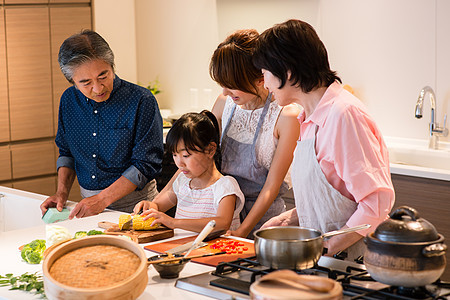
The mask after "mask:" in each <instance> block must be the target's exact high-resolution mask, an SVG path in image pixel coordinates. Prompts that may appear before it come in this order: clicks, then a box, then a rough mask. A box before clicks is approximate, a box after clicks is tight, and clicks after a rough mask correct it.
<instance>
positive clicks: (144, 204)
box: [132, 200, 158, 215]
mask: <svg viewBox="0 0 450 300" xmlns="http://www.w3.org/2000/svg"><path fill="white" fill-rule="evenodd" d="M150 208H155V209H158V207H157V206H156V204H154V203H152V202H151V201H147V200H143V201H141V202H139V203H138V204H136V206H135V207H134V208H133V213H132V215H135V214H138V213H139V212H140V211H144V210H148V209H150Z"/></svg>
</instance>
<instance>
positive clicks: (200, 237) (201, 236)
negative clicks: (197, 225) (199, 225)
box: [184, 220, 216, 257]
mask: <svg viewBox="0 0 450 300" xmlns="http://www.w3.org/2000/svg"><path fill="white" fill-rule="evenodd" d="M214 227H216V221H214V220H211V221H209V222H208V224H206V226H205V227H204V228H203V230H202V231H201V232H200V234H199V235H198V236H197V238H196V239H195V240H194V243H193V244H192V246H191V248H189V250H188V251H187V252H186V254H185V255H184V257H187V256H188V255H189V254H190V253H191V251H192V249H194V248H195V247H197V246H198V245H199V244H200V243H201V242H203V239H204V238H205V237H206V236H207V235H208V234H209V233H210V232H211V231H213V229H214Z"/></svg>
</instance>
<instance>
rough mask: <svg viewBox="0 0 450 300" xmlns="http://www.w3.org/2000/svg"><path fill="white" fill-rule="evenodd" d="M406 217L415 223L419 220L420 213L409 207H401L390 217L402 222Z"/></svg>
mask: <svg viewBox="0 0 450 300" xmlns="http://www.w3.org/2000/svg"><path fill="white" fill-rule="evenodd" d="M405 215H408V216H410V217H411V219H412V220H413V221H417V219H419V212H418V211H417V210H415V209H414V208H412V207H409V206H400V207H399V208H397V209H396V210H394V211H393V212H392V213H391V214H390V217H391V219H395V220H401V219H402V217H403V216H405Z"/></svg>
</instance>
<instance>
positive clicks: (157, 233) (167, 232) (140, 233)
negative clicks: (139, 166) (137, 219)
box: [98, 221, 174, 244]
mask: <svg viewBox="0 0 450 300" xmlns="http://www.w3.org/2000/svg"><path fill="white" fill-rule="evenodd" d="M98 227H100V228H103V229H105V232H123V233H127V234H130V235H133V236H135V237H136V238H137V240H138V243H139V244H144V243H150V242H154V241H159V240H163V239H168V238H171V237H173V235H174V233H173V229H170V228H167V227H166V226H163V225H161V226H160V227H159V228H157V229H153V230H120V229H119V224H116V223H111V222H106V221H102V222H98Z"/></svg>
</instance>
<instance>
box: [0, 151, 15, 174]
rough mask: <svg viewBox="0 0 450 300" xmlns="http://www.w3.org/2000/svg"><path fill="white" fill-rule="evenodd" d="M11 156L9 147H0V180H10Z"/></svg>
mask: <svg viewBox="0 0 450 300" xmlns="http://www.w3.org/2000/svg"><path fill="white" fill-rule="evenodd" d="M11 178H12V175H11V154H10V151H9V146H1V147H0V180H11Z"/></svg>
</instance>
